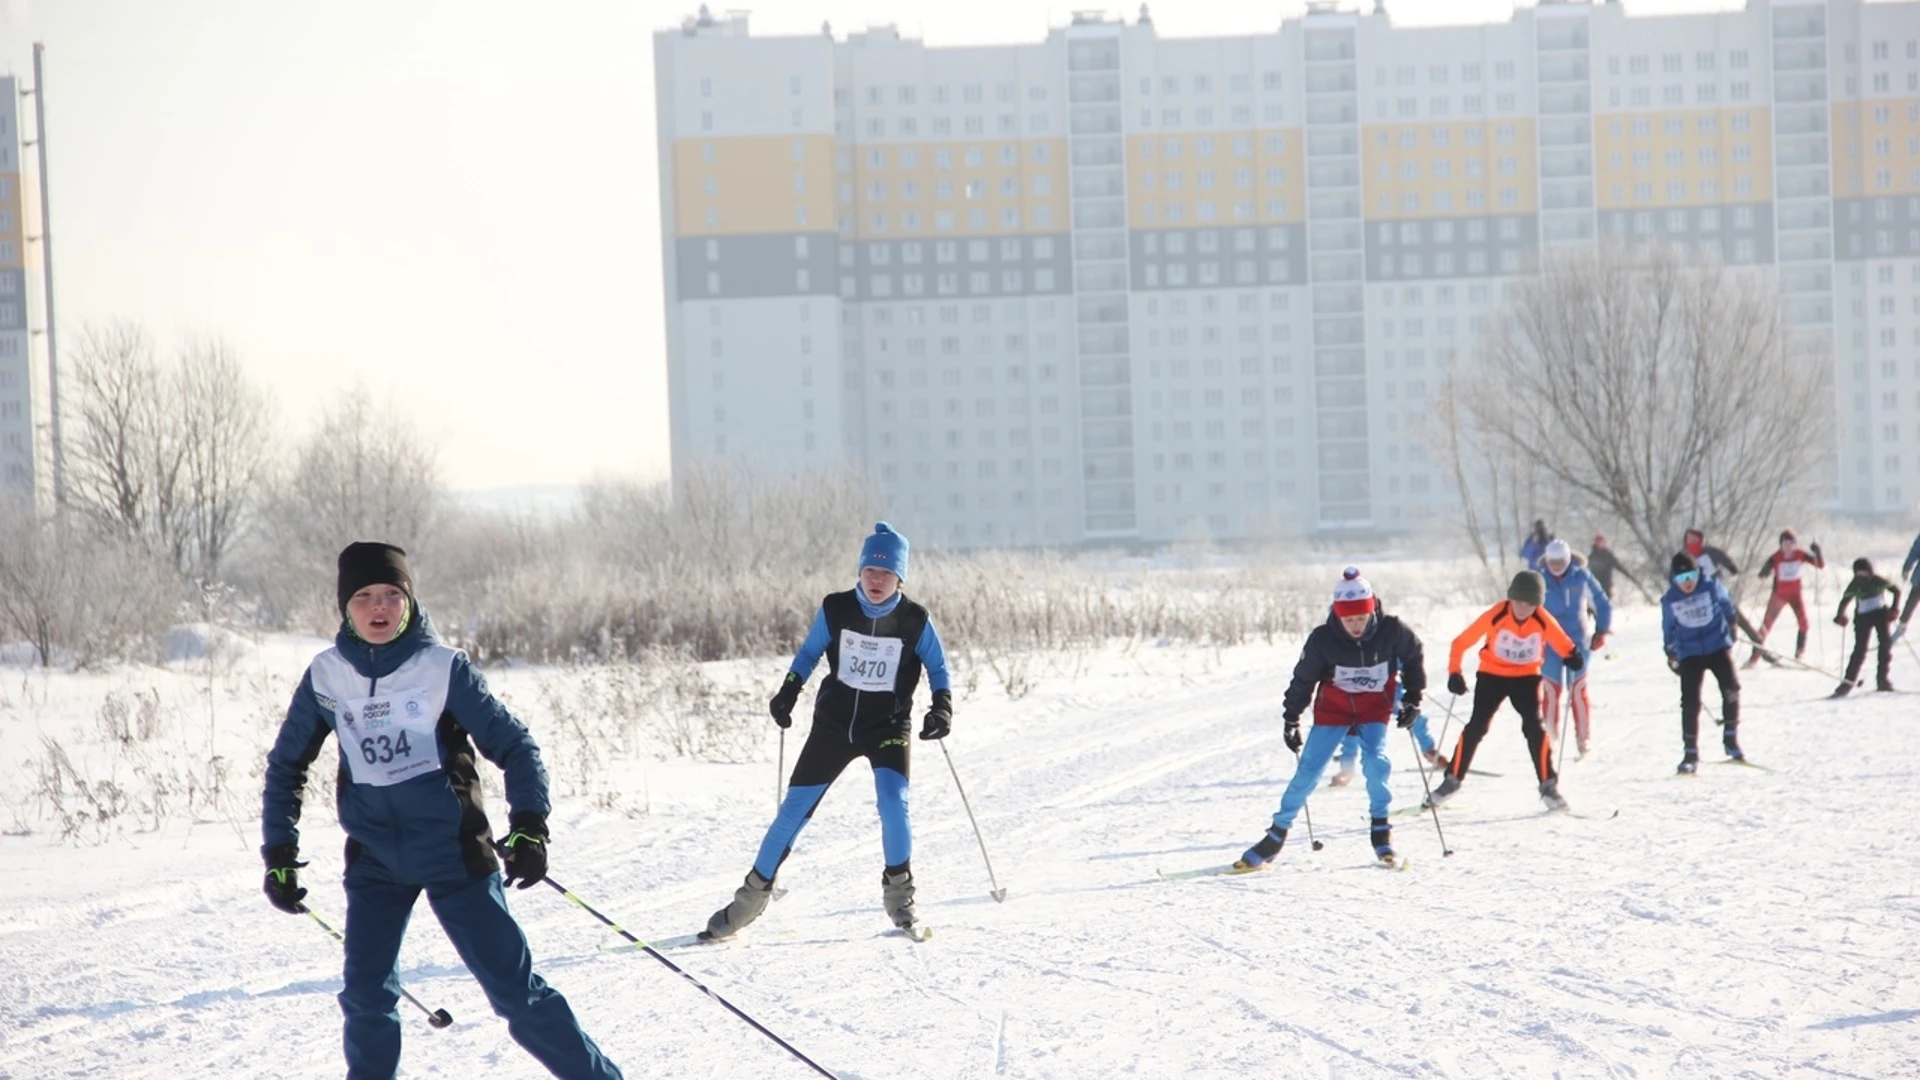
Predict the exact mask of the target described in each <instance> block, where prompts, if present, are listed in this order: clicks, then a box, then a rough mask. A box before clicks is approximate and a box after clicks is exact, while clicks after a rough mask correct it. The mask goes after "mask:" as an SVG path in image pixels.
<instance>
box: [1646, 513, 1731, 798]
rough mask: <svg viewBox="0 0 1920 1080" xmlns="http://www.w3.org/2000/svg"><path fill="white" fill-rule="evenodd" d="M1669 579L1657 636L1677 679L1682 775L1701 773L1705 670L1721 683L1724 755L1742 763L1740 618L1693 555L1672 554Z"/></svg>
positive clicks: (1662, 603) (1729, 599) (1661, 605)
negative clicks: (1736, 635)
mask: <svg viewBox="0 0 1920 1080" xmlns="http://www.w3.org/2000/svg"><path fill="white" fill-rule="evenodd" d="M1668 578H1669V580H1671V581H1672V582H1673V584H1672V586H1671V587H1669V588H1668V589H1667V592H1666V595H1665V596H1662V597H1661V598H1660V638H1661V642H1662V644H1663V646H1664V647H1665V649H1666V653H1667V666H1668V667H1670V668H1672V669H1673V670H1674V672H1675V673H1676V674H1678V675H1679V676H1680V741H1681V744H1682V748H1683V750H1684V754H1683V756H1682V757H1681V759H1680V770H1679V771H1680V772H1683V773H1692V772H1696V771H1697V770H1698V769H1699V765H1700V750H1699V733H1700V688H1701V684H1702V683H1704V682H1705V681H1706V674H1707V672H1709V671H1711V672H1713V678H1714V681H1715V682H1717V683H1719V684H1720V708H1721V719H1720V725H1721V733H1720V737H1721V740H1722V742H1723V744H1724V746H1725V749H1726V751H1727V756H1728V757H1730V758H1732V759H1734V760H1735V761H1741V760H1744V759H1745V755H1743V754H1742V753H1741V752H1740V740H1739V738H1738V737H1737V736H1738V729H1739V727H1740V676H1739V674H1738V673H1737V672H1735V671H1734V669H1733V630H1734V624H1735V622H1736V621H1737V620H1738V618H1739V613H1738V612H1736V611H1735V610H1734V606H1733V597H1732V595H1731V594H1729V593H1728V592H1727V588H1726V586H1724V585H1722V584H1720V582H1719V581H1718V580H1715V579H1712V578H1705V579H1703V578H1702V577H1701V574H1700V567H1699V566H1698V565H1697V564H1695V563H1694V561H1693V556H1692V555H1689V554H1688V553H1686V552H1684V551H1682V552H1677V553H1675V555H1674V556H1673V565H1672V566H1671V568H1670V570H1669V573H1668Z"/></svg>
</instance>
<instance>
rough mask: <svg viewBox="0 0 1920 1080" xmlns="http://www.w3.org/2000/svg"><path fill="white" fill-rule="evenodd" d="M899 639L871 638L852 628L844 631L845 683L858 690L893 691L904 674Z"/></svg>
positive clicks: (842, 669)
mask: <svg viewBox="0 0 1920 1080" xmlns="http://www.w3.org/2000/svg"><path fill="white" fill-rule="evenodd" d="M903 644H904V643H903V642H902V641H901V640H900V639H899V638H883V637H868V636H867V635H865V634H859V633H855V632H854V631H852V630H842V631H840V671H839V674H838V675H837V676H836V677H837V678H838V679H839V680H840V681H841V683H843V684H845V685H846V686H848V687H851V688H852V689H855V690H867V691H872V692H875V693H884V692H889V691H891V690H892V689H893V680H894V679H895V678H896V677H897V676H898V675H899V674H900V649H901V646H902V645H903Z"/></svg>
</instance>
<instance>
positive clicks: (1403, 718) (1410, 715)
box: [1393, 701, 1420, 728]
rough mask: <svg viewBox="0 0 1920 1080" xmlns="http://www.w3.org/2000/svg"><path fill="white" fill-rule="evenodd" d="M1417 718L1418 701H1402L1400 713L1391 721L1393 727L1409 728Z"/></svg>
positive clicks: (1418, 714) (1418, 711) (1418, 716)
mask: <svg viewBox="0 0 1920 1080" xmlns="http://www.w3.org/2000/svg"><path fill="white" fill-rule="evenodd" d="M1418 719H1420V703H1419V702H1417V701H1404V702H1401V703H1400V715H1398V716H1396V717H1394V719H1393V723H1394V726H1395V727H1403V728H1410V727H1412V726H1413V722H1414V721H1415V720H1418Z"/></svg>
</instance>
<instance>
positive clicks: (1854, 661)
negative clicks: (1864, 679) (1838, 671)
mask: <svg viewBox="0 0 1920 1080" xmlns="http://www.w3.org/2000/svg"><path fill="white" fill-rule="evenodd" d="M1914 591H1915V592H1920V589H1916V590H1914ZM1892 621H1893V609H1892V608H1884V607H1883V608H1880V609H1878V610H1875V611H1869V612H1866V613H1864V614H1861V613H1858V612H1856V613H1855V614H1854V616H1853V655H1852V656H1850V657H1848V658H1847V681H1848V682H1853V681H1854V680H1855V679H1858V678H1859V677H1860V667H1861V665H1862V664H1864V663H1865V662H1866V659H1867V636H1868V635H1869V634H1878V635H1879V636H1880V664H1879V667H1878V668H1877V669H1876V670H1875V671H1874V680H1875V683H1876V685H1879V686H1885V685H1887V684H1888V683H1889V682H1891V681H1892V680H1891V679H1889V678H1888V677H1887V667H1888V665H1890V664H1892V663H1893V641H1892V628H1891V627H1889V626H1888V625H1887V624H1888V623H1891V622H1892Z"/></svg>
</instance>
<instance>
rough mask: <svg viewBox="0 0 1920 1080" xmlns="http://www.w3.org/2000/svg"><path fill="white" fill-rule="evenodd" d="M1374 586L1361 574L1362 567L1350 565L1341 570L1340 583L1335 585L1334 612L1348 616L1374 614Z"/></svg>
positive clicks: (1344, 616)
mask: <svg viewBox="0 0 1920 1080" xmlns="http://www.w3.org/2000/svg"><path fill="white" fill-rule="evenodd" d="M1373 608H1374V604H1373V586H1372V585H1369V584H1367V579H1366V578H1363V577H1361V576H1360V568H1359V567H1357V566H1349V567H1347V568H1346V569H1345V570H1342V571H1341V572H1340V584H1338V585H1335V586H1334V587H1333V613H1334V614H1335V615H1338V616H1340V617H1341V618H1343V619H1344V618H1346V617H1347V616H1349V615H1371V614H1373Z"/></svg>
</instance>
